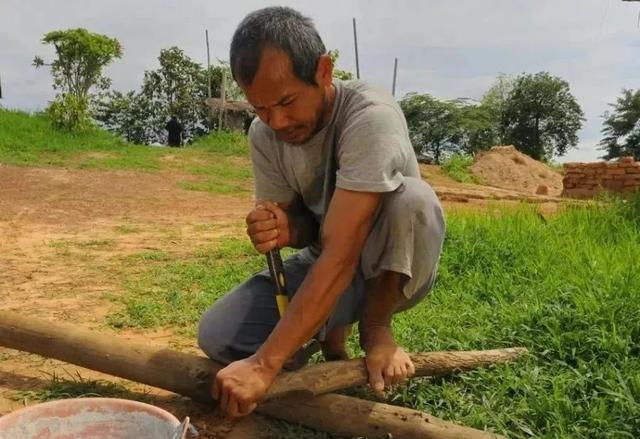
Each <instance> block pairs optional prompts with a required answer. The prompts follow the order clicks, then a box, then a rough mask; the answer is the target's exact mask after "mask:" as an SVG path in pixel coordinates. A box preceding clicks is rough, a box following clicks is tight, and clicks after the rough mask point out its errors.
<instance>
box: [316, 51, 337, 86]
mask: <svg viewBox="0 0 640 439" xmlns="http://www.w3.org/2000/svg"><path fill="white" fill-rule="evenodd" d="M332 81H333V61H332V60H331V57H330V56H329V55H327V54H325V55H320V58H318V67H316V83H317V84H318V85H320V86H325V87H326V86H328V85H330V84H331V82H332Z"/></svg>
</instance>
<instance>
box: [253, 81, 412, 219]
mask: <svg viewBox="0 0 640 439" xmlns="http://www.w3.org/2000/svg"><path fill="white" fill-rule="evenodd" d="M334 86H335V88H336V98H335V101H334V106H333V112H332V116H331V121H330V122H329V124H327V126H325V127H324V128H323V129H322V130H321V131H319V132H318V133H316V134H315V135H314V136H313V137H312V138H311V139H309V140H308V141H307V142H305V143H304V144H300V145H292V144H288V143H286V142H282V141H280V140H278V139H277V138H276V136H275V133H274V132H273V130H272V129H271V128H270V127H269V126H268V125H266V124H264V123H263V122H261V121H260V120H259V119H258V118H256V119H255V120H254V121H253V123H252V124H251V128H250V129H249V143H250V145H251V159H252V161H253V171H254V176H255V190H256V198H257V199H260V200H268V201H275V202H283V203H286V202H290V201H292V200H293V199H294V198H296V197H298V196H300V197H301V198H302V200H303V202H304V204H305V206H306V207H307V208H308V209H309V210H310V211H311V212H313V213H314V215H315V216H316V219H317V220H318V222H319V223H320V222H321V219H322V217H323V215H324V213H325V212H324V209H325V208H326V206H327V205H328V203H327V200H325V194H324V191H323V188H324V182H325V173H326V169H327V160H331V158H330V157H331V156H332V155H333V156H335V166H334V167H332V169H336V175H335V186H336V187H339V188H342V189H347V190H352V191H361V192H392V191H394V190H396V189H397V188H398V186H400V185H401V184H402V182H403V181H404V177H415V178H420V170H419V168H418V162H417V160H416V156H415V153H414V151H413V148H412V146H411V141H410V140H409V131H408V128H407V123H406V120H405V118H404V115H403V113H402V110H401V109H400V107H399V106H398V104H397V103H396V101H395V100H394V99H393V97H392V96H391V95H390V94H389V93H387V92H386V91H383V90H381V89H379V88H375V87H372V86H371V85H369V84H367V83H365V82H362V81H340V80H337V79H336V80H334Z"/></svg>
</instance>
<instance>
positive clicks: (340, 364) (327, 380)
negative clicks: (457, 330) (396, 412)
mask: <svg viewBox="0 0 640 439" xmlns="http://www.w3.org/2000/svg"><path fill="white" fill-rule="evenodd" d="M527 352H528V351H527V349H525V348H506V349H492V350H487V351H460V352H455V351H454V352H426V353H422V354H410V356H411V360H412V361H413V365H414V366H415V368H416V374H415V376H416V377H421V376H443V375H451V374H452V373H455V372H463V371H466V370H472V369H477V368H479V367H486V366H489V365H492V364H499V363H506V362H509V361H513V360H516V359H517V358H519V357H522V356H523V355H526V354H527ZM367 381H368V374H367V368H366V365H365V362H364V359H362V358H358V359H355V360H347V361H332V362H328V363H320V364H316V365H312V366H307V367H304V368H302V369H300V370H299V371H297V372H291V373H285V374H282V375H280V376H279V377H278V380H277V381H276V382H275V383H274V384H273V386H271V389H270V391H269V394H270V395H271V396H272V397H273V396H279V395H285V394H287V393H291V392H300V393H303V394H308V395H309V396H318V395H322V394H324V393H329V392H334V391H336V390H342V389H348V388H350V387H354V386H360V385H363V384H366V383H367Z"/></svg>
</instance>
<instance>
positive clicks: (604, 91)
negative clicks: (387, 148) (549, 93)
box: [0, 0, 640, 162]
mask: <svg viewBox="0 0 640 439" xmlns="http://www.w3.org/2000/svg"><path fill="white" fill-rule="evenodd" d="M267 5H286V6H291V7H294V8H296V9H298V10H299V11H301V12H302V13H304V14H305V15H307V16H309V17H311V18H312V19H313V20H314V22H315V24H316V27H317V28H318V31H319V32H320V35H321V36H322V38H323V40H324V42H325V45H326V46H327V48H328V49H330V50H334V49H338V50H339V51H340V59H339V61H338V68H342V69H346V70H351V71H353V72H355V56H354V47H353V28H352V19H353V18H356V20H357V30H358V46H359V58H360V74H361V78H362V79H365V80H367V81H370V82H373V83H376V84H378V85H381V86H383V87H386V88H388V89H389V90H391V83H392V77H393V62H394V58H395V57H397V58H398V85H397V89H396V97H402V96H404V95H405V94H406V93H408V92H417V93H429V94H432V95H434V96H436V97H438V98H441V99H454V98H458V97H466V98H471V99H480V98H481V97H482V95H483V94H484V93H485V92H486V90H487V89H488V88H489V87H490V86H491V84H492V83H493V81H494V80H495V78H496V77H497V76H498V75H500V74H507V75H517V74H520V73H535V72H538V71H548V72H550V73H551V74H553V75H555V76H559V77H561V78H562V79H564V80H566V81H568V82H569V84H570V86H571V91H572V93H573V94H574V96H575V97H576V98H577V100H578V103H579V104H580V105H581V107H582V109H583V111H584V113H585V118H586V121H585V123H584V126H583V129H582V130H581V131H580V133H579V136H580V143H579V145H578V148H577V149H573V150H571V151H570V152H569V153H568V154H567V155H565V156H564V157H561V158H559V159H558V161H559V162H566V161H593V160H597V159H598V157H599V156H601V155H602V151H598V150H597V143H598V141H599V140H600V137H601V136H600V130H601V129H602V114H603V113H604V111H605V110H607V109H608V108H609V107H608V104H609V103H612V102H615V100H616V97H617V96H619V95H620V92H621V90H622V89H623V88H632V89H636V88H640V28H639V24H640V21H639V19H640V15H639V13H640V2H623V1H622V0H455V1H452V0H393V1H392V0H386V1H383V0H324V1H322V2H318V1H308V0H305V1H303V0H299V1H280V2H278V3H267V2H264V1H254V0H235V1H227V0H217V1H214V0H208V1H204V0H181V1H168V0H167V1H160V0H101V1H95V0H0V77H1V78H2V89H3V90H2V91H3V99H2V100H0V105H2V106H3V107H4V108H17V109H23V110H27V111H33V110H38V109H42V108H43V107H45V106H46V105H47V102H48V101H49V100H51V99H52V98H53V96H54V91H53V89H52V88H51V82H52V81H51V76H50V74H49V72H48V71H47V70H46V69H38V70H36V69H35V68H34V67H33V66H32V65H31V63H32V61H33V57H34V56H35V55H40V56H42V57H43V58H44V59H45V61H50V60H52V58H53V54H54V53H53V49H52V48H51V47H50V46H45V45H43V44H42V43H41V42H40V40H41V38H42V36H43V35H44V34H45V33H46V32H49V31H52V30H57V29H67V28H74V27H84V28H87V29H89V30H90V31H92V32H98V33H102V34H106V35H108V36H111V37H115V38H117V39H118V40H119V41H120V42H121V44H122V45H123V47H124V55H123V57H122V59H120V60H116V61H115V62H114V63H113V64H111V65H110V66H109V67H108V68H107V69H106V72H105V73H106V74H107V76H109V77H110V78H111V79H112V80H113V88H114V89H117V90H121V91H128V90H132V89H138V88H139V87H140V85H141V82H142V77H143V74H144V71H145V70H149V69H155V68H157V66H158V63H157V57H158V55H159V53H160V50H161V49H163V48H168V47H171V46H178V47H180V48H181V49H183V50H184V51H185V52H186V54H187V55H188V56H190V57H191V58H192V59H194V60H195V61H197V62H201V63H203V64H206V59H207V58H206V45H205V37H204V35H205V29H208V30H209V39H210V45H211V56H212V59H213V60H215V59H221V60H227V59H228V49H229V43H230V40H231V36H232V34H233V31H234V29H235V27H236V26H237V24H238V23H239V22H240V20H242V18H243V17H244V16H245V15H246V14H247V13H249V12H250V11H252V10H255V9H258V8H261V7H264V6H267Z"/></svg>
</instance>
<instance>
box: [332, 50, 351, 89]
mask: <svg viewBox="0 0 640 439" xmlns="http://www.w3.org/2000/svg"><path fill="white" fill-rule="evenodd" d="M329 56H330V57H331V61H333V66H334V68H333V77H334V78H338V79H342V80H344V81H347V80H350V79H353V73H351V72H349V71H347V70H340V69H337V68H335V66H336V65H338V58H340V51H339V50H338V49H335V50H332V51H330V52H329Z"/></svg>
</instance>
